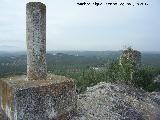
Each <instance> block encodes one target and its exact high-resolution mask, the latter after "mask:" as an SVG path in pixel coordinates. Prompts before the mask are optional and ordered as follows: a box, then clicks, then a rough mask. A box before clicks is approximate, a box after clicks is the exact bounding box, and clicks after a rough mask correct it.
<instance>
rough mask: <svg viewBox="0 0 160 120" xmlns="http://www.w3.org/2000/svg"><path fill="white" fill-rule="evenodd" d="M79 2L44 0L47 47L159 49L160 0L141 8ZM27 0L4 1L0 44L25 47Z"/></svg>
mask: <svg viewBox="0 0 160 120" xmlns="http://www.w3.org/2000/svg"><path fill="white" fill-rule="evenodd" d="M78 1H82V0H76V1H75V0H67V1H66V0H41V2H44V3H45V4H46V6H47V49H49V50H52V49H53V50H54V49H56V50H65V49H67V50H69V49H70V50H71V49H76V50H107V49H109V50H117V49H122V46H123V45H126V44H127V45H128V44H131V45H133V46H134V47H135V48H137V49H139V50H146V51H149V50H151V51H154V50H157V51H160V48H159V46H158V44H159V39H160V36H159V34H160V33H159V31H160V22H159V21H160V16H159V12H158V11H160V7H159V5H160V1H158V0H148V1H147V2H148V3H149V6H141V7H138V6H137V7H118V6H117V7H115V6H113V7H107V6H102V7H96V6H78V5H77V4H76V2H78ZM86 1H90V2H91V1H94V2H95V0H86ZM97 1H103V2H106V1H105V0H97ZM123 1H124V2H137V1H139V0H136V1H135V0H122V2H123ZM27 2H29V0H26V1H25V2H24V1H22V0H16V1H11V0H2V1H1V4H0V16H1V17H0V45H2V44H3V45H8V46H10V45H11V46H12V44H14V45H15V46H17V50H21V49H23V50H25V39H26V37H25V18H26V16H25V14H26V12H25V4H26V3H27ZM110 2H113V0H111V1H110ZM118 2H120V1H118ZM18 46H22V47H21V48H19V47H18Z"/></svg>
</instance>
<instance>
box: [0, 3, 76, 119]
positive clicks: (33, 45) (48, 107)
mask: <svg viewBox="0 0 160 120" xmlns="http://www.w3.org/2000/svg"><path fill="white" fill-rule="evenodd" d="M26 35H27V36H26V37H27V78H28V79H29V80H27V79H26V76H25V75H22V76H13V77H8V78H0V112H1V111H2V112H1V113H3V116H4V117H5V118H3V117H1V114H0V120H8V119H9V120H70V119H71V118H72V116H73V115H74V113H75V112H76V109H77V107H76V105H77V96H76V86H75V82H74V80H73V79H70V78H66V77H63V76H57V75H54V74H48V75H47V68H46V58H45V54H46V7H45V5H44V4H42V3H40V2H30V3H28V4H27V34H26ZM44 79H45V80H44ZM39 80H41V81H39Z"/></svg>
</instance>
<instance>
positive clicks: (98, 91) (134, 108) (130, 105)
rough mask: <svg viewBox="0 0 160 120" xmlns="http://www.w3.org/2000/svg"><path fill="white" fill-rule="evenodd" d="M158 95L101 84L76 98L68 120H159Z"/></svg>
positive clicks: (125, 87)
mask: <svg viewBox="0 0 160 120" xmlns="http://www.w3.org/2000/svg"><path fill="white" fill-rule="evenodd" d="M159 95H160V94H158V93H152V94H150V93H147V92H145V91H143V90H141V89H136V88H134V87H130V86H127V85H119V84H112V83H104V82H101V83H99V84H97V85H96V86H93V87H89V88H87V91H86V92H84V93H83V94H80V95H79V96H78V115H77V116H76V117H74V118H73V119H72V120H160V104H159V103H160V96H159Z"/></svg>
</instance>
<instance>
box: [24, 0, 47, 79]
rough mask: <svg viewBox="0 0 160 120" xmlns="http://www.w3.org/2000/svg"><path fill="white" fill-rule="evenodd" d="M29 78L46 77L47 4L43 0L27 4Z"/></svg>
mask: <svg viewBox="0 0 160 120" xmlns="http://www.w3.org/2000/svg"><path fill="white" fill-rule="evenodd" d="M26 42H27V78H28V79H29V80H40V79H45V78H46V75H47V66H46V6H45V4H43V3H41V2H29V3H27V5H26Z"/></svg>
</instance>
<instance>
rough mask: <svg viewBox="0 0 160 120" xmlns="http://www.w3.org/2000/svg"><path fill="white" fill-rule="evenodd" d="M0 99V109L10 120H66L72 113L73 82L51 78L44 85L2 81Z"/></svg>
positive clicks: (22, 78)
mask: <svg viewBox="0 0 160 120" xmlns="http://www.w3.org/2000/svg"><path fill="white" fill-rule="evenodd" d="M0 98H1V106H0V108H2V110H3V111H4V112H5V113H6V115H7V116H8V117H9V119H10V120H68V119H70V118H71V116H72V115H73V113H74V112H76V100H77V98H76V89H75V84H74V81H73V80H72V79H68V78H66V77H62V76H56V75H53V74H50V75H48V76H47V79H46V80H45V81H44V80H42V81H37V80H35V81H34V80H33V81H28V80H27V79H26V76H16V77H11V78H3V79H1V80H0Z"/></svg>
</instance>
